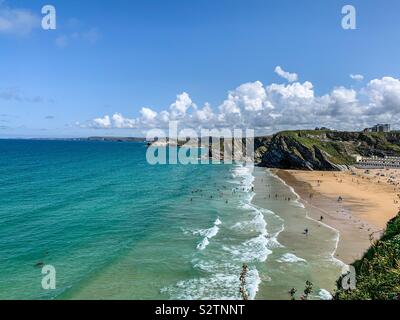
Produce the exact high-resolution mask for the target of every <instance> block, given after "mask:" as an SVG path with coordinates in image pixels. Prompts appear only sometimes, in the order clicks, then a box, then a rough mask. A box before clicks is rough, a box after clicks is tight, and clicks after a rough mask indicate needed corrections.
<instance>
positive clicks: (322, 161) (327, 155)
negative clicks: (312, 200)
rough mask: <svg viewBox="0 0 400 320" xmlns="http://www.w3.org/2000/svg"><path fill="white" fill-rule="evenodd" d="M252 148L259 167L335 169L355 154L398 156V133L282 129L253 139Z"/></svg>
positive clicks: (350, 159) (345, 163)
mask: <svg viewBox="0 0 400 320" xmlns="http://www.w3.org/2000/svg"><path fill="white" fill-rule="evenodd" d="M255 149H256V152H255V158H256V161H257V162H258V163H259V165H260V166H264V167H273V168H283V169H303V170H329V171H331V170H334V171H339V170H344V169H346V168H348V166H349V165H352V164H354V163H355V160H356V156H357V155H361V156H373V155H376V156H380V157H382V156H400V133H397V132H394V133H364V132H338V131H328V130H325V131H321V130H315V131H314V130H300V131H285V132H280V133H277V134H275V135H274V136H272V137H259V138H256V141H255Z"/></svg>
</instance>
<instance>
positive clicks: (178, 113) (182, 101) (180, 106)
mask: <svg viewBox="0 0 400 320" xmlns="http://www.w3.org/2000/svg"><path fill="white" fill-rule="evenodd" d="M190 107H193V108H196V105H195V104H194V103H193V101H192V99H190V97H189V95H188V94H187V93H186V92H183V93H181V94H178V95H177V96H176V101H175V102H174V103H173V104H171V106H170V110H171V117H172V119H179V118H182V117H184V116H185V115H186V112H187V111H188V110H189V108H190Z"/></svg>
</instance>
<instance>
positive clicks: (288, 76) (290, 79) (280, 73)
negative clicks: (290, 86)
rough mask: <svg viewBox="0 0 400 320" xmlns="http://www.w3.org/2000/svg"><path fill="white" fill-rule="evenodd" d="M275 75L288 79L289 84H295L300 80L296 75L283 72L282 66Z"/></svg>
mask: <svg viewBox="0 0 400 320" xmlns="http://www.w3.org/2000/svg"><path fill="white" fill-rule="evenodd" d="M275 73H276V74H277V75H278V76H280V77H282V78H284V79H286V80H287V81H288V82H295V81H297V80H298V76H297V74H296V73H290V72H287V71H285V70H283V69H282V68H281V67H280V66H277V67H276V68H275Z"/></svg>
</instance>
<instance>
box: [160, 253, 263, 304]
mask: <svg viewBox="0 0 400 320" xmlns="http://www.w3.org/2000/svg"><path fill="white" fill-rule="evenodd" d="M195 266H196V267H199V266H200V268H201V269H202V271H206V272H210V275H209V276H204V277H200V278H193V279H188V280H183V281H179V282H177V283H176V284H175V285H173V286H169V287H165V288H163V289H161V293H165V294H168V295H169V296H170V298H171V299H173V300H240V299H241V296H240V292H239V286H240V280H239V275H240V272H241V270H242V269H241V267H240V265H233V264H229V263H228V264H225V265H223V266H221V265H220V264H218V263H216V262H212V261H208V262H204V261H197V262H196V265H195ZM221 267H222V270H221ZM260 283H261V279H260V276H259V273H258V271H257V269H256V268H250V270H249V271H248V273H247V277H246V289H247V292H248V294H249V299H251V300H253V299H254V298H255V296H256V294H257V291H258V287H259V285H260Z"/></svg>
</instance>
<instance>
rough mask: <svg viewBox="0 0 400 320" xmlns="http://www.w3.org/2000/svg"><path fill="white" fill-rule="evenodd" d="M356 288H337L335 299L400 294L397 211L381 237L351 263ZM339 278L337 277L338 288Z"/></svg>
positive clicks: (386, 297) (389, 297)
mask: <svg viewBox="0 0 400 320" xmlns="http://www.w3.org/2000/svg"><path fill="white" fill-rule="evenodd" d="M353 266H354V268H355V270H356V279H357V285H356V289H354V290H349V291H345V290H343V289H338V291H337V292H336V295H335V299H337V300H393V299H399V298H400V214H399V215H398V216H397V217H396V218H394V219H393V220H391V221H390V222H389V223H388V226H387V229H386V231H385V233H384V236H383V237H382V238H381V240H379V241H377V242H376V243H375V244H374V245H372V246H371V248H370V249H369V250H368V251H367V253H366V254H365V255H364V257H363V258H362V259H361V260H358V261H356V262H355V263H354V264H353ZM340 283H341V280H339V281H338V287H339V288H340Z"/></svg>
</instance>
